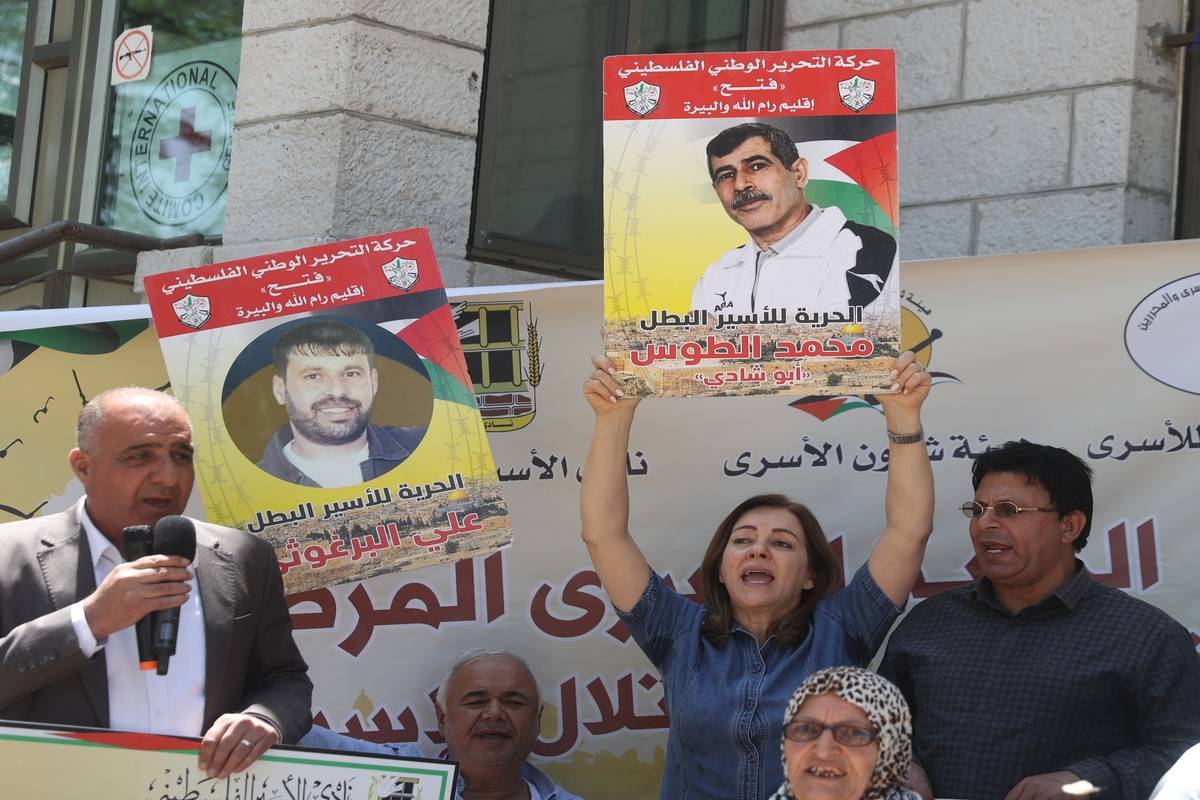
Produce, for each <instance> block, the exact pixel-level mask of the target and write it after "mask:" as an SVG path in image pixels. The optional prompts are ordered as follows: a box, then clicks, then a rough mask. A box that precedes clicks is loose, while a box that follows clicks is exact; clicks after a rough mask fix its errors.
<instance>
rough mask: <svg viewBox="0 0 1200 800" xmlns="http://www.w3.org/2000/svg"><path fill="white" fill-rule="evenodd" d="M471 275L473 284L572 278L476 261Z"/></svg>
mask: <svg viewBox="0 0 1200 800" xmlns="http://www.w3.org/2000/svg"><path fill="white" fill-rule="evenodd" d="M474 266H475V269H474V271H473V272H472V275H471V285H472V286H513V285H517V284H523V283H562V282H564V281H569V280H572V279H571V278H564V277H560V276H558V275H543V274H541V273H538V272H526V271H524V270H520V269H511V268H510V267H501V266H498V265H496V264H480V263H476V264H475V265H474Z"/></svg>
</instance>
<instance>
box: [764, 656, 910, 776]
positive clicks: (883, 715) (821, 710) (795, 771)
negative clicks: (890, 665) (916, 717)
mask: <svg viewBox="0 0 1200 800" xmlns="http://www.w3.org/2000/svg"><path fill="white" fill-rule="evenodd" d="M911 739H912V717H911V716H910V715H909V712H908V703H906V702H905V701H904V695H902V694H901V693H900V690H899V689H897V688H896V687H895V686H894V685H892V684H891V683H890V682H888V681H887V680H886V679H885V678H881V677H880V676H879V675H877V674H875V673H874V672H871V671H870V670H866V669H862V668H860V667H832V668H830V669H823V670H820V671H818V672H814V673H813V674H812V675H810V676H809V677H808V680H806V681H804V683H803V684H801V685H800V688H799V689H797V690H796V693H795V694H794V695H792V699H791V702H789V703H788V707H787V713H786V714H785V715H784V717H783V774H784V775H785V779H784V782H783V785H782V786H780V787H779V790H778V791H776V792H775V794H773V795H771V798H770V800H812V799H813V798H829V800H919V796H918V795H916V794H914V793H913V792H910V791H909V790H908V789H905V788H904V781H905V778H906V777H907V775H908V764H909V761H910V760H911V759H912V742H911Z"/></svg>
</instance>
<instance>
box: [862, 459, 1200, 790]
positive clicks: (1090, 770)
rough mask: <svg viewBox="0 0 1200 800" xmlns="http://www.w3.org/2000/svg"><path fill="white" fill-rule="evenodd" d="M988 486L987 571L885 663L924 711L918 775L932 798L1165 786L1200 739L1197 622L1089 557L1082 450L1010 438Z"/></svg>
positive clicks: (984, 475) (921, 616)
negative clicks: (1133, 591) (1095, 573)
mask: <svg viewBox="0 0 1200 800" xmlns="http://www.w3.org/2000/svg"><path fill="white" fill-rule="evenodd" d="M972 483H973V484H974V487H975V498H974V500H970V501H968V502H966V503H964V504H963V505H962V511H963V514H964V515H965V516H967V517H968V518H969V519H970V527H969V531H970V535H971V543H972V545H973V546H974V549H975V558H974V559H973V560H972V562H973V563H972V564H968V569H969V570H970V571H971V573H972V575H976V576H977V577H978V580H976V581H975V582H974V583H971V584H969V585H967V586H964V587H962V588H959V589H954V590H951V591H948V592H943V593H942V594H939V595H937V596H936V597H932V598H930V599H928V600H926V601H925V602H923V603H921V604H920V605H918V606H917V607H916V608H914V609H913V611H912V612H911V613H910V614H909V615H908V617H907V618H906V619H904V620H903V621H902V622H901V623H900V625H899V627H897V629H896V631H895V633H894V634H893V635H892V638H891V642H890V643H889V645H888V649H887V653H886V655H885V656H884V660H883V664H882V665H881V666H880V673H881V674H882V675H884V676H885V677H887V678H889V679H890V680H891V681H892V682H894V683H895V684H896V685H897V686H899V687H900V689H901V691H903V692H904V695H905V697H906V698H907V699H908V703H909V705H910V707H911V708H912V713H913V758H914V762H915V763H914V770H913V771H914V774H915V777H916V778H917V779H918V780H917V782H916V783H915V784H914V785H916V786H919V784H920V781H919V778H920V777H921V776H920V770H921V769H922V768H923V770H924V772H925V773H927V774H928V784H929V785H928V786H924V787H920V788H922V789H923V790H924V791H923V792H922V793H923V794H925V793H926V792H929V794H926V796H927V797H931V796H933V795H934V794H936V796H937V797H958V798H1005V799H1006V800H1041V798H1062V797H1068V796H1070V795H1067V794H1064V793H1063V791H1062V787H1063V786H1064V785H1067V784H1071V783H1074V782H1076V781H1080V780H1084V781H1089V782H1090V783H1091V784H1093V785H1094V786H1096V787H1099V788H1100V789H1102V790H1103V794H1102V795H1101V796H1102V797H1106V798H1107V797H1112V798H1128V800H1136V799H1137V798H1144V797H1147V796H1149V794H1150V792H1151V790H1152V789H1153V788H1154V784H1155V783H1156V782H1157V781H1158V779H1159V778H1160V777H1161V776H1162V774H1163V773H1164V772H1165V771H1166V770H1167V768H1168V767H1170V766H1171V764H1172V763H1174V761H1175V759H1177V758H1178V757H1179V755H1180V754H1181V753H1182V752H1183V751H1184V750H1186V749H1187V748H1188V747H1189V746H1190V745H1191V744H1194V743H1196V742H1197V741H1200V656H1197V653H1196V650H1195V648H1194V646H1193V644H1192V640H1191V636H1190V634H1189V633H1188V631H1187V630H1186V629H1185V628H1184V627H1183V626H1182V625H1180V624H1179V623H1177V622H1175V621H1174V620H1173V619H1171V618H1170V617H1169V616H1167V615H1166V614H1165V613H1163V612H1162V611H1160V610H1159V609H1157V608H1155V607H1153V606H1151V605H1149V604H1148V603H1144V602H1142V601H1141V600H1137V599H1134V598H1133V597H1130V596H1129V595H1127V594H1125V593H1124V592H1122V591H1120V590H1118V589H1115V588H1111V587H1107V586H1104V585H1103V584H1101V583H1099V582H1098V581H1097V580H1096V579H1095V578H1093V577H1092V575H1091V574H1090V573H1089V572H1088V570H1087V567H1085V566H1084V565H1083V562H1082V561H1080V560H1079V559H1077V558H1076V553H1078V552H1079V551H1080V550H1082V549H1083V547H1084V545H1086V544H1087V539H1088V533H1089V531H1090V529H1091V521H1092V486H1091V470H1090V469H1089V468H1088V467H1087V465H1086V464H1084V463H1083V462H1082V461H1081V460H1080V459H1079V458H1077V457H1076V456H1074V455H1072V454H1071V453H1069V452H1067V451H1066V450H1063V449H1061V448H1058V447H1050V446H1047V445H1040V444H1033V443H1030V442H1008V443H1006V444H1004V445H1003V446H1001V447H998V448H993V449H991V450H988V451H987V452H985V453H984V454H983V455H981V456H980V458H979V459H978V460H977V461H976V462H975V464H974V467H973V470H972ZM930 786H931V787H932V789H930Z"/></svg>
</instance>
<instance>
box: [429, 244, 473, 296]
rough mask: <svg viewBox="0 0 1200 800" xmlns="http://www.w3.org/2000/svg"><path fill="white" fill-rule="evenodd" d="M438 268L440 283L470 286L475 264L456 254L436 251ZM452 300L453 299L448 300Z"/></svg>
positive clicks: (447, 285)
mask: <svg viewBox="0 0 1200 800" xmlns="http://www.w3.org/2000/svg"><path fill="white" fill-rule="evenodd" d="M435 254H436V255H437V262H438V269H440V270H441V271H442V285H443V286H445V287H447V288H449V287H451V286H470V285H471V270H472V269H474V267H475V265H474V264H473V263H472V262H470V261H467V260H466V259H465V258H459V257H458V256H451V255H443V254H442V253H437V252H436V251H435ZM450 302H451V303H453V302H454V300H453V299H451V301H450Z"/></svg>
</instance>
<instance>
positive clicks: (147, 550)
mask: <svg viewBox="0 0 1200 800" xmlns="http://www.w3.org/2000/svg"><path fill="white" fill-rule="evenodd" d="M153 548H154V534H153V533H151V531H150V526H149V525H130V526H129V527H127V528H125V530H123V531H122V532H121V555H122V556H124V557H125V560H126V561H136V560H137V559H139V558H141V557H142V556H148V555H150V554H151V553H152V552H154V549H153Z"/></svg>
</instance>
